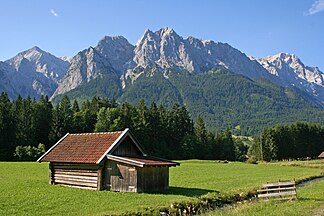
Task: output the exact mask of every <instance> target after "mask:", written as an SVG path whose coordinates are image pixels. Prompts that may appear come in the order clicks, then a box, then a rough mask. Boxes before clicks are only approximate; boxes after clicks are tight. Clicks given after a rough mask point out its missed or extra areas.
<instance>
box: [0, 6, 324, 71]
mask: <svg viewBox="0 0 324 216" xmlns="http://www.w3.org/2000/svg"><path fill="white" fill-rule="evenodd" d="M0 20H1V33H0V60H1V61H3V60H6V59H8V58H10V57H13V56H14V55H16V54H17V53H18V52H20V51H23V50H26V49H29V48H31V47H33V46H36V45H37V46H39V47H40V48H41V49H43V50H45V51H48V52H50V53H52V54H54V55H56V56H73V55H75V54H76V53H77V52H78V51H81V50H83V49H85V48H88V47H89V46H95V45H96V44H97V42H98V41H99V40H100V39H101V38H103V37H104V36H105V35H110V36H114V35H122V36H124V37H126V38H127V39H128V40H129V42H130V43H132V44H135V43H136V41H137V40H138V39H139V38H140V37H141V36H142V34H143V33H144V31H145V30H146V29H151V30H153V31H156V30H158V29H160V28H162V27H171V28H173V29H174V30H175V31H176V32H177V33H178V34H179V35H181V36H183V37H184V38H186V37H188V36H195V37H197V38H203V39H209V40H214V41H217V42H218V41H220V42H226V43H229V44H230V45H231V46H233V47H235V48H237V49H239V50H241V51H242V52H244V53H245V54H247V55H249V56H250V55H251V56H254V57H257V58H260V57H264V56H268V55H274V54H276V53H279V52H287V53H295V54H296V55H297V56H298V57H299V58H300V59H301V60H302V61H303V62H304V64H306V65H308V66H318V67H319V68H320V70H322V71H324V55H323V50H324V0H245V1H243V0H200V1H198V0H196V1H193V0H163V1H153V0H114V1H113V0H92V1H90V0H89V1H86V0H83V1H81V0H68V1H66V0H65V1H64V0H55V1H54V0H28V1H21V0H6V1H5V0H2V1H1V6H0Z"/></svg>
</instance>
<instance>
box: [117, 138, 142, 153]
mask: <svg viewBox="0 0 324 216" xmlns="http://www.w3.org/2000/svg"><path fill="white" fill-rule="evenodd" d="M112 154H114V155H118V156H125V155H128V156H136V155H142V154H141V152H140V150H139V149H138V148H137V147H136V145H135V144H134V143H133V141H132V140H131V139H130V138H129V137H126V138H125V140H123V142H122V143H121V144H120V145H119V146H118V148H116V149H115V150H114V151H113V153H112Z"/></svg>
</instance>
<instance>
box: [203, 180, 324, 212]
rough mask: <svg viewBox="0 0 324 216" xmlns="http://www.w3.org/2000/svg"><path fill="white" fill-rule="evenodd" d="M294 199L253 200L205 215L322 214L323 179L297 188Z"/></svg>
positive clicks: (323, 204)
mask: <svg viewBox="0 0 324 216" xmlns="http://www.w3.org/2000/svg"><path fill="white" fill-rule="evenodd" d="M297 192H298V199H297V200H296V201H288V202H287V201H255V202H249V203H244V204H240V205H237V206H234V207H228V208H224V209H222V210H217V211H214V212H209V213H208V214H206V216H209V215H210V216H211V215H215V216H218V215H223V216H234V215H241V216H257V215H269V216H271V215H273V216H280V215H282V216H284V215H300V216H304V215H316V216H320V215H324V181H318V182H314V183H312V184H310V185H308V186H305V187H302V188H299V189H297Z"/></svg>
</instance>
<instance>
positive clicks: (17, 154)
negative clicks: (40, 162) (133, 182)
mask: <svg viewBox="0 0 324 216" xmlns="http://www.w3.org/2000/svg"><path fill="white" fill-rule="evenodd" d="M125 128H130V130H131V132H132V133H133V134H134V135H135V137H136V138H137V139H138V141H139V143H141V145H142V146H143V147H144V149H145V151H146V152H147V153H148V154H151V155H155V156H159V157H165V158H169V159H192V158H196V159H221V160H242V158H243V156H244V155H245V154H246V152H247V147H246V146H244V145H243V143H242V142H241V141H236V140H234V139H233V137H232V134H231V132H230V131H229V130H227V131H220V132H217V133H212V132H210V131H207V130H206V127H205V123H204V121H203V119H202V118H201V116H198V118H197V120H196V124H194V121H193V120H192V119H191V117H190V114H189V112H188V110H187V109H186V107H185V106H179V105H178V104H174V105H173V106H172V107H171V108H169V109H165V108H164V107H163V106H162V105H159V106H158V105H157V104H155V103H154V102H152V103H151V104H150V105H147V104H146V103H145V101H144V100H141V101H140V102H139V103H138V104H137V105H136V106H135V105H132V104H129V103H127V102H124V103H122V104H117V103H116V101H114V100H108V99H106V98H102V97H93V98H92V100H91V101H89V100H86V101H84V102H83V103H82V104H81V106H80V105H79V103H78V102H77V101H76V100H74V101H73V102H71V101H70V99H69V98H68V97H67V96H65V97H63V98H62V99H61V101H59V102H58V103H57V104H56V105H53V104H52V102H51V101H49V98H48V97H47V96H41V97H40V99H39V100H38V101H37V100H36V99H31V98H30V97H27V98H26V99H23V98H22V97H18V98H17V99H16V100H14V101H10V100H9V98H8V96H7V94H6V93H2V94H1V95H0V160H1V161H10V160H35V159H36V158H37V157H38V156H39V155H40V154H42V153H43V152H45V150H46V149H49V148H50V147H51V146H52V145H53V144H55V143H56V142H57V141H58V140H59V139H60V138H61V137H63V136H64V135H65V134H66V133H90V132H104V131H105V132H106V131H119V130H124V129H125Z"/></svg>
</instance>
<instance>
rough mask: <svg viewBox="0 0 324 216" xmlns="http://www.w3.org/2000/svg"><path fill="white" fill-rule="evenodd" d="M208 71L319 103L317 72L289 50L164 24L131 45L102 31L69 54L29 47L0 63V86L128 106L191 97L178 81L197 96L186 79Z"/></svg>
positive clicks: (322, 95)
mask: <svg viewBox="0 0 324 216" xmlns="http://www.w3.org/2000/svg"><path fill="white" fill-rule="evenodd" d="M225 71H226V72H225ZM204 74H205V75H204ZM206 74H207V75H206ZM208 74H209V75H208ZM211 74H213V75H211ZM215 74H222V75H220V76H219V77H218V78H222V79H226V82H227V83H228V85H230V86H233V83H235V82H237V80H241V82H243V83H244V82H250V81H249V80H251V81H252V82H254V84H255V85H258V86H259V87H260V88H264V89H265V91H266V90H268V89H267V88H270V87H269V85H268V84H267V86H268V87H265V84H264V81H262V82H260V80H268V81H270V83H272V84H274V85H277V86H279V87H280V88H283V89H286V90H282V91H286V92H290V91H293V93H291V94H294V96H293V97H294V98H296V97H298V98H299V100H300V101H303V102H302V103H305V104H309V105H310V106H312V107H316V108H318V109H320V110H322V109H323V108H324V74H323V72H321V71H320V70H319V69H318V68H317V67H309V66H305V65H304V64H303V63H302V61H301V60H300V59H299V58H298V57H297V56H296V55H294V54H288V53H279V54H277V55H273V56H268V57H264V58H261V59H255V58H253V57H248V56H246V55H245V54H244V53H242V52H241V51H239V50H238V49H235V48H233V47H232V46H230V45H229V44H227V43H221V42H214V41H211V40H203V39H197V38H195V37H191V36H190V37H187V38H183V37H181V36H179V35H178V34H177V33H176V32H175V31H174V30H173V29H171V28H162V29H160V30H158V31H155V32H153V31H151V30H146V31H145V32H144V34H143V36H142V37H141V38H140V39H139V40H138V41H137V43H136V44H135V45H132V44H130V43H129V42H128V41H127V39H126V38H124V37H122V36H114V37H110V36H105V37H104V38H103V39H102V40H100V41H99V42H98V44H97V46H95V47H89V48H88V49H85V50H83V51H80V52H79V53H77V54H76V55H75V56H73V57H70V58H68V57H64V58H58V57H55V56H54V55H52V54H50V53H48V52H45V51H43V50H41V49H40V48H38V47H33V48H31V49H29V50H27V51H24V52H21V53H19V54H17V55H16V56H15V57H13V58H11V59H9V60H7V61H4V62H0V75H1V77H2V78H1V81H0V91H5V92H7V93H8V95H9V97H10V98H11V99H14V98H16V97H17V96H18V95H21V96H22V97H26V96H27V95H29V96H31V97H36V98H38V97H40V95H42V94H43V95H48V96H50V97H51V99H52V100H53V101H55V100H58V99H59V98H61V97H62V95H68V96H70V97H71V98H72V99H86V98H90V97H92V96H105V97H108V98H115V99H117V100H120V101H132V102H135V103H136V102H138V100H140V99H141V97H142V98H145V99H147V100H149V101H156V102H160V103H167V104H170V103H172V102H178V103H180V104H188V103H191V102H190V101H188V99H187V98H188V97H185V96H184V93H183V89H184V88H183V85H186V83H187V84H188V82H189V83H190V84H188V85H189V86H192V89H196V91H192V90H190V92H191V93H192V94H198V92H199V91H200V90H201V89H197V88H195V87H194V85H195V83H194V82H192V81H193V80H191V79H192V78H193V77H195V78H194V80H195V79H210V80H214V79H217V78H215ZM224 74H226V75H224ZM206 76H207V77H206ZM241 76H244V78H242V77H241ZM202 77H203V78H202ZM208 77H209V78H208ZM188 79H189V80H190V81H188ZM242 79H243V80H242ZM177 80H182V81H181V82H177ZM231 81H232V82H233V83H231ZM260 83H263V84H260ZM200 84H201V85H203V84H202V83H200ZM200 84H199V85H200ZM214 84H215V85H216V84H220V83H217V82H214ZM272 84H271V85H272ZM197 85H198V81H197ZM209 85H210V87H211V88H210V89H213V90H217V91H222V89H215V86H213V83H210V84H209ZM152 86H155V87H156V89H152ZM237 86H240V83H238V84H237ZM261 86H262V87H261ZM186 87H188V86H186ZM279 87H278V88H279ZM201 88H203V86H202V87H201ZM233 88H236V87H235V86H234V87H233ZM233 88H231V89H233ZM271 88H272V89H273V88H274V87H273V86H272V87H271ZM186 89H187V88H186ZM224 89H226V88H224ZM231 89H228V90H227V91H231ZM287 89H289V90H287ZM187 90H188V89H187ZM223 91H224V90H223ZM242 91H243V90H242ZM278 91H279V90H278ZM280 91H281V90H280ZM280 91H279V92H280ZM207 92H208V91H207ZM207 92H205V93H204V94H208V93H207ZM277 93H278V92H277ZM237 94H238V95H237V96H238V97H240V95H239V94H240V93H239V92H237ZM253 94H254V93H253V92H250V95H253ZM278 94H279V93H278ZM291 94H290V96H291ZM225 95H226V94H225ZM241 96H242V95H241ZM268 96H269V95H268ZM268 96H267V97H268ZM286 96H287V95H286ZM197 97H199V96H197ZM269 97H270V98H271V96H269ZM192 99H193V100H194V98H192ZM224 99H226V98H224ZM206 100H207V99H206ZM208 100H213V99H208ZM260 103H264V101H263V102H260ZM206 106H207V105H205V107H204V109H205V108H206ZM208 106H210V104H209V105H208ZM287 106H288V104H287Z"/></svg>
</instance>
